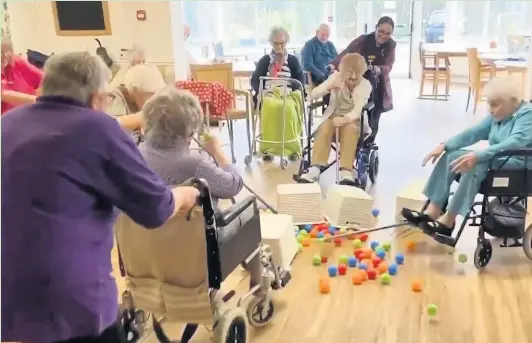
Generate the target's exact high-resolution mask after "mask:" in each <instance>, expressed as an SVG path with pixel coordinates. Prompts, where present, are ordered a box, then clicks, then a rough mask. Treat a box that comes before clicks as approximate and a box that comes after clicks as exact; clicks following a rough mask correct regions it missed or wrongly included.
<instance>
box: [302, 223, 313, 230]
mask: <svg viewBox="0 0 532 343" xmlns="http://www.w3.org/2000/svg"><path fill="white" fill-rule="evenodd" d="M303 229H304V230H305V231H307V232H310V231H312V225H310V224H305V225H303Z"/></svg>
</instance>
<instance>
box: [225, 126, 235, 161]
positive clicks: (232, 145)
mask: <svg viewBox="0 0 532 343" xmlns="http://www.w3.org/2000/svg"><path fill="white" fill-rule="evenodd" d="M227 132H228V133H229V145H230V146H231V159H232V161H233V164H235V163H236V157H235V142H234V139H235V138H234V137H235V136H234V132H233V121H232V120H228V121H227Z"/></svg>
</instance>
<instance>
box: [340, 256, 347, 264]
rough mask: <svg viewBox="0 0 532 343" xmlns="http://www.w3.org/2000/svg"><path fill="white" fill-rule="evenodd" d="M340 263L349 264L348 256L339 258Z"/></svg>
mask: <svg viewBox="0 0 532 343" xmlns="http://www.w3.org/2000/svg"><path fill="white" fill-rule="evenodd" d="M338 263H340V264H347V256H346V255H340V257H339V258H338Z"/></svg>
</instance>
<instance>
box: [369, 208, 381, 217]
mask: <svg viewBox="0 0 532 343" xmlns="http://www.w3.org/2000/svg"><path fill="white" fill-rule="evenodd" d="M379 213H381V211H380V210H379V209H378V208H374V209H373V210H371V215H372V216H374V217H378V216H379Z"/></svg>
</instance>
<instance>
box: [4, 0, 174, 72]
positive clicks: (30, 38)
mask: <svg viewBox="0 0 532 343" xmlns="http://www.w3.org/2000/svg"><path fill="white" fill-rule="evenodd" d="M108 5H109V16H110V21H111V30H112V35H111V36H100V37H95V36H82V37H62V36H57V35H56V33H55V25H54V20H53V15H52V4H51V2H50V1H35V0H34V1H24V2H18V1H17V2H15V1H9V4H8V6H9V15H10V24H11V35H12V40H13V44H14V47H15V49H16V50H17V51H19V52H25V51H26V49H32V50H37V51H40V52H43V53H46V54H50V53H53V52H55V53H58V52H64V51H72V50H89V51H95V50H96V48H97V46H98V45H97V43H96V42H95V41H94V38H98V39H100V41H101V42H102V45H103V46H105V47H106V48H107V50H108V51H109V53H110V54H111V55H112V57H113V58H114V59H115V60H119V59H120V49H127V48H130V47H131V46H132V45H133V44H138V45H140V46H142V47H144V48H145V49H146V54H147V59H148V61H149V62H151V63H161V64H166V63H173V61H174V51H173V50H174V49H173V41H172V40H173V39H177V38H179V37H178V36H177V35H174V36H175V37H173V36H172V33H171V27H172V25H171V21H172V20H171V13H170V4H169V2H168V1H150V2H133V1H127V2H117V1H110V2H109V3H108ZM137 10H145V11H146V13H147V16H146V17H147V20H145V21H138V20H137V17H136V11H137ZM177 11H178V13H177V12H176V10H174V12H173V13H175V14H177V16H178V19H175V20H174V21H175V22H179V23H181V24H180V25H182V20H181V11H180V9H178V10H177ZM174 25H175V23H174ZM181 40H182V35H181ZM181 46H183V45H182V44H181Z"/></svg>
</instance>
